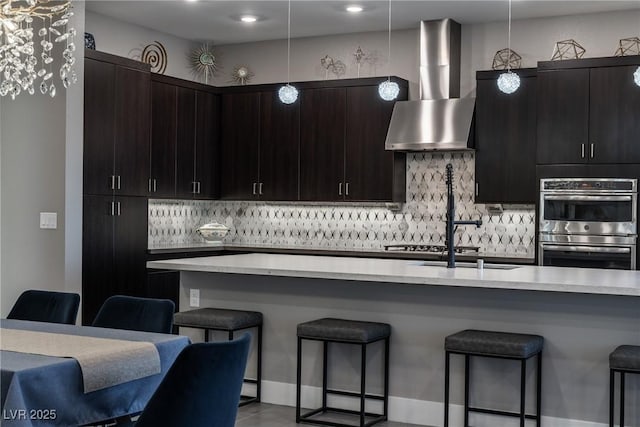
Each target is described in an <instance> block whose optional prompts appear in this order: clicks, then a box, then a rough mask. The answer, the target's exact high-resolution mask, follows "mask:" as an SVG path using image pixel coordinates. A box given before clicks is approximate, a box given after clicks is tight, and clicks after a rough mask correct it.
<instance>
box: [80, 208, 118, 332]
mask: <svg viewBox="0 0 640 427" xmlns="http://www.w3.org/2000/svg"><path fill="white" fill-rule="evenodd" d="M112 202H113V198H112V197H111V196H93V195H91V196H84V200H83V209H82V216H83V221H82V324H83V325H90V324H91V322H93V318H94V317H95V316H96V314H97V313H98V310H99V309H100V307H101V306H102V303H103V302H104V300H106V299H107V298H108V297H109V296H111V295H114V294H115V291H114V274H113V254H114V252H113V250H114V245H113V243H114V235H113V227H114V220H115V216H114V215H113V213H114V212H115V209H114V207H113V205H112Z"/></svg>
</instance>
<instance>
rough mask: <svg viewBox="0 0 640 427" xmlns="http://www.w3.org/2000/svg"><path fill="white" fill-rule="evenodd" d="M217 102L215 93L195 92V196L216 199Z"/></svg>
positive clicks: (218, 125)
mask: <svg viewBox="0 0 640 427" xmlns="http://www.w3.org/2000/svg"><path fill="white" fill-rule="evenodd" d="M218 102H219V100H218V97H217V95H214V94H211V93H207V92H201V91H198V92H197V93H196V153H195V177H196V179H195V181H196V182H197V183H198V187H197V189H196V190H197V194H196V197H197V198H200V199H216V198H218V197H219V195H220V187H219V179H218V175H219V173H220V170H219V164H218V160H219V157H220V153H219V144H218V142H219V139H218V131H219V129H220V124H219V122H220V119H219V110H220V108H219V104H218Z"/></svg>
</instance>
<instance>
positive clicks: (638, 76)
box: [633, 67, 640, 86]
mask: <svg viewBox="0 0 640 427" xmlns="http://www.w3.org/2000/svg"><path fill="white" fill-rule="evenodd" d="M633 81H634V82H636V84H637V85H638V86H640V67H638V69H637V70H636V72H635V73H633Z"/></svg>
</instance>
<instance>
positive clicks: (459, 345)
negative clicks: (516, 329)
mask: <svg viewBox="0 0 640 427" xmlns="http://www.w3.org/2000/svg"><path fill="white" fill-rule="evenodd" d="M543 344H544V338H543V337H541V336H539V335H526V334H514V333H508V332H492V331H478V330H473V329H467V330H464V331H462V332H458V333H456V334H453V335H449V336H448V337H446V338H445V341H444V348H445V352H446V359H445V377H444V427H448V426H449V359H450V355H451V354H461V355H464V426H465V427H467V426H468V425H469V412H479V413H483V414H492V415H502V416H508V417H518V418H520V426H521V427H524V425H525V420H526V419H527V418H529V419H535V420H536V426H537V427H540V407H541V397H542V347H543ZM471 356H476V357H491V358H498V359H509V360H520V362H521V367H520V412H519V413H518V412H508V411H499V410H495V409H486V408H477V407H470V406H469V362H470V360H469V359H470V357H471ZM534 356H538V372H537V374H538V384H537V389H536V392H537V393H536V394H537V403H536V414H535V415H530V414H526V413H525V401H526V396H525V391H526V363H527V360H528V359H530V358H531V357H534Z"/></svg>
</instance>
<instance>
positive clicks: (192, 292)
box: [189, 289, 200, 307]
mask: <svg viewBox="0 0 640 427" xmlns="http://www.w3.org/2000/svg"><path fill="white" fill-rule="evenodd" d="M189 306H190V307H200V289H189Z"/></svg>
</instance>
